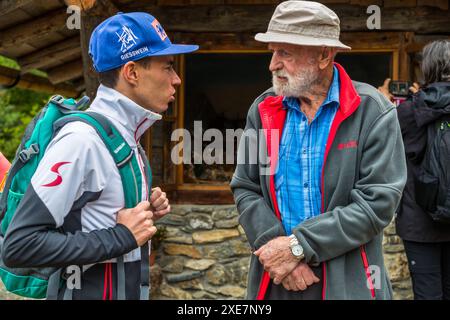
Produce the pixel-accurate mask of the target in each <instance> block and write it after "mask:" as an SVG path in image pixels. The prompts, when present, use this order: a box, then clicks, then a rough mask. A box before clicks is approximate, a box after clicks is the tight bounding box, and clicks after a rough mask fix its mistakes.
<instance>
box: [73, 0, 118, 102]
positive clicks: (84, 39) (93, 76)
mask: <svg viewBox="0 0 450 320" xmlns="http://www.w3.org/2000/svg"><path fill="white" fill-rule="evenodd" d="M118 11H119V9H118V8H117V7H116V6H115V5H114V4H113V3H112V2H111V1H108V0H97V1H96V2H95V5H94V6H93V7H92V8H91V9H89V10H86V11H82V12H81V30H80V39H81V54H82V58H83V75H84V83H85V86H86V95H87V96H89V98H91V101H92V100H93V99H94V97H95V94H96V92H97V88H98V86H99V82H98V77H97V73H96V72H95V69H94V67H93V66H92V59H91V57H90V56H89V53H88V52H89V40H90V38H91V34H92V31H94V29H95V27H96V26H98V25H99V24H100V22H102V21H103V20H105V19H106V18H108V17H110V16H112V15H114V14H116V13H117V12H118ZM105 45H107V44H105Z"/></svg>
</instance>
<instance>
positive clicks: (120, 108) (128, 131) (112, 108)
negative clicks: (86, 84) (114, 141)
mask: <svg viewBox="0 0 450 320" xmlns="http://www.w3.org/2000/svg"><path fill="white" fill-rule="evenodd" d="M89 110H90V111H93V112H98V113H100V114H102V115H104V116H106V117H107V118H108V119H109V120H111V122H112V123H113V125H114V126H116V127H117V130H119V132H120V133H121V134H122V135H123V136H124V138H125V139H126V140H127V142H128V143H129V144H130V145H136V143H137V142H138V141H139V139H140V138H141V136H142V135H143V134H144V132H145V131H146V130H147V129H148V128H150V126H151V125H152V124H153V123H154V122H155V121H157V120H161V119H162V116H161V115H160V114H157V113H155V112H152V111H150V110H147V109H144V108H143V107H141V106H140V105H138V104H137V103H136V102H134V101H133V100H131V99H130V98H128V97H126V96H125V95H123V94H121V93H120V92H119V91H117V90H114V89H112V88H109V87H106V86H104V85H100V86H99V88H98V90H97V96H96V98H95V99H94V101H93V102H92V104H91V106H90V107H89Z"/></svg>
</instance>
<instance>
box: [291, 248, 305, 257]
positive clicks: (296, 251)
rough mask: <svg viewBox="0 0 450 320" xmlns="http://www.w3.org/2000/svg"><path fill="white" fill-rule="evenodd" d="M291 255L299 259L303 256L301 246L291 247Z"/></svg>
mask: <svg viewBox="0 0 450 320" xmlns="http://www.w3.org/2000/svg"><path fill="white" fill-rule="evenodd" d="M292 253H293V254H294V256H296V257H299V256H301V255H302V254H303V248H302V247H301V246H293V247H292Z"/></svg>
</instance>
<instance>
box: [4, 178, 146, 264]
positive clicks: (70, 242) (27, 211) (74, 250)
mask: <svg viewBox="0 0 450 320" xmlns="http://www.w3.org/2000/svg"><path fill="white" fill-rule="evenodd" d="M135 248H137V243H136V240H135V239H134V236H133V234H132V233H131V232H130V231H129V230H128V229H127V228H126V227H125V226H124V225H121V224H118V225H116V226H115V227H113V228H109V229H101V230H95V231H92V232H82V231H77V232H75V233H62V232H61V230H60V228H56V223H55V220H54V219H53V216H52V215H51V214H50V212H49V211H48V210H47V208H46V207H45V205H44V203H43V202H42V201H41V200H40V198H39V197H38V196H37V195H36V192H35V191H34V189H33V186H31V185H30V187H29V188H28V190H27V192H26V193H25V196H24V198H23V200H22V201H21V203H20V205H19V207H18V208H17V212H16V214H15V215H14V217H13V219H12V220H11V224H10V226H9V228H8V231H7V233H6V235H5V240H4V243H3V250H2V258H3V262H4V263H5V265H6V266H8V267H14V268H26V267H66V266H69V265H73V264H76V265H85V264H92V263H97V262H100V261H104V260H108V259H111V258H115V257H118V256H122V255H124V254H126V253H128V252H130V251H131V250H133V249H135Z"/></svg>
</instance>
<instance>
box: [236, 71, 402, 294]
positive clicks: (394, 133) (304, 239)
mask: <svg viewBox="0 0 450 320" xmlns="http://www.w3.org/2000/svg"><path fill="white" fill-rule="evenodd" d="M336 67H337V68H338V71H339V81H340V96H339V100H340V105H339V109H338V111H337V113H336V116H335V118H334V121H333V123H332V126H331V129H330V134H329V137H328V141H327V145H326V151H325V159H324V165H323V169H322V183H321V190H322V214H321V215H319V216H317V217H314V218H311V219H309V220H306V221H304V222H302V223H301V224H299V225H298V226H297V227H296V228H294V229H293V233H294V234H295V235H296V237H297V238H298V240H299V242H300V244H301V245H302V246H303V248H304V253H305V261H306V262H307V263H308V264H310V265H313V266H318V265H320V264H322V266H323V275H322V276H323V299H391V298H392V288H391V285H390V281H389V276H388V274H387V272H386V269H385V266H384V260H383V252H382V237H383V232H382V231H383V229H384V228H385V227H386V226H387V225H388V224H389V223H390V222H391V220H392V218H393V215H394V212H395V210H396V208H397V206H398V204H399V201H400V198H401V194H402V190H403V188H404V185H405V182H406V163H405V156H404V148H403V143H402V138H401V132H400V128H399V124H398V120H397V114H396V112H395V107H394V106H393V105H392V104H391V103H390V102H389V101H387V99H385V98H384V96H383V95H381V94H380V93H379V92H378V91H377V90H376V89H375V88H373V87H372V86H370V85H367V84H364V83H359V82H356V81H351V79H350V77H349V76H348V75H347V73H346V72H345V70H344V69H343V68H342V67H341V66H340V65H339V64H336ZM282 99H283V97H280V96H275V94H274V92H273V90H272V89H269V90H268V91H266V92H265V93H263V94H262V95H261V96H260V97H258V98H257V99H256V100H255V102H254V103H253V105H252V106H251V107H250V110H249V112H248V116H247V124H246V127H245V130H244V135H243V138H242V139H241V141H240V146H239V151H238V159H246V155H245V153H246V152H247V150H252V147H249V143H250V144H251V143H256V144H257V146H258V149H259V150H258V155H259V159H258V162H257V163H243V164H241V163H239V161H238V165H237V167H236V171H235V173H234V176H233V179H232V181H231V189H232V191H233V193H234V198H235V202H236V205H237V208H238V211H239V213H240V216H239V221H240V224H241V225H242V227H243V228H244V230H245V233H246V236H247V239H248V241H249V243H250V246H251V248H252V249H253V250H257V249H258V248H260V247H261V246H262V245H264V244H265V243H267V242H268V241H270V240H272V239H274V238H276V237H279V236H283V235H285V232H284V229H283V226H282V224H281V221H280V212H279V209H278V205H277V199H276V195H275V187H274V172H275V169H276V165H277V160H278V151H279V150H278V146H279V140H278V143H275V144H274V143H269V142H270V141H273V137H272V135H275V136H276V137H277V139H281V136H282V130H283V127H284V123H285V120H286V110H285V109H283V108H282ZM261 129H263V130H264V131H263V134H258V135H257V136H256V138H254V137H251V136H252V135H251V134H248V135H247V134H246V133H247V132H255V131H256V132H258V131H260V130H261ZM269 160H270V161H269ZM267 163H270V167H269V170H268V168H267V165H266V164H267ZM270 281H271V280H270V278H269V276H268V274H267V273H266V272H265V271H264V269H263V267H262V265H261V264H260V263H259V260H258V258H257V257H256V256H254V255H252V260H251V264H250V270H249V275H248V288H247V297H248V298H249V299H264V296H265V293H266V290H267V288H268V285H269V282H270Z"/></svg>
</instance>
